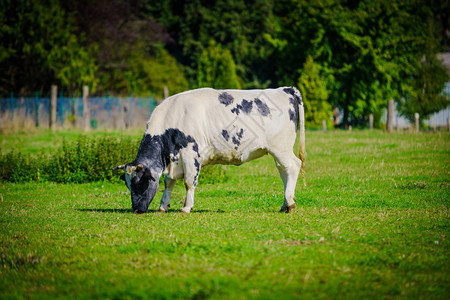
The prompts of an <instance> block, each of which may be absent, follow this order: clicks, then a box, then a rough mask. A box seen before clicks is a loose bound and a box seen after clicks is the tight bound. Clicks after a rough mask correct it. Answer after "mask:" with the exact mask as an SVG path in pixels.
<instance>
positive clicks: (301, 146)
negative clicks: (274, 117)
mask: <svg viewBox="0 0 450 300" xmlns="http://www.w3.org/2000/svg"><path fill="white" fill-rule="evenodd" d="M298 93H299V95H300V101H299V105H298V106H299V107H298V110H299V114H298V119H299V120H298V124H299V127H300V137H299V141H298V158H299V159H300V160H301V161H302V166H301V167H300V173H301V174H302V178H303V185H304V186H306V178H305V169H304V167H305V161H306V145H305V111H304V109H303V101H302V95H301V94H300V92H298Z"/></svg>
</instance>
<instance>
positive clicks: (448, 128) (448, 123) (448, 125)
mask: <svg viewBox="0 0 450 300" xmlns="http://www.w3.org/2000/svg"><path fill="white" fill-rule="evenodd" d="M447 130H448V131H450V117H447Z"/></svg>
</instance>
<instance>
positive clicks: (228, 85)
mask: <svg viewBox="0 0 450 300" xmlns="http://www.w3.org/2000/svg"><path fill="white" fill-rule="evenodd" d="M197 74H198V75H197V86H198V87H212V88H216V89H240V88H241V84H240V82H239V78H238V77H237V75H236V67H235V64H234V61H233V57H232V56H231V53H230V51H229V50H227V49H225V50H224V49H222V48H221V47H220V46H218V45H216V43H215V42H214V41H211V42H210V44H209V47H208V48H206V49H205V50H203V51H202V54H201V55H200V58H199V61H198V71H197Z"/></svg>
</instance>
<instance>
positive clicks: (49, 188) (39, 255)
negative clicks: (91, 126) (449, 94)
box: [0, 130, 450, 299]
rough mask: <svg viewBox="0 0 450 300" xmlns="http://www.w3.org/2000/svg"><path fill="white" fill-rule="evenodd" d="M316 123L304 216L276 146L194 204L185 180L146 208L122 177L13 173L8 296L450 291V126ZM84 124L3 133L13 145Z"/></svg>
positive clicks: (40, 147) (53, 143) (0, 243)
mask: <svg viewBox="0 0 450 300" xmlns="http://www.w3.org/2000/svg"><path fill="white" fill-rule="evenodd" d="M105 134H108V135H114V136H119V135H121V134H131V135H132V136H133V138H136V142H137V143H139V141H140V138H141V137H142V134H143V130H142V132H141V131H138V132H132V133H118V132H109V133H101V132H100V133H99V132H96V133H91V134H90V135H92V136H101V135H105ZM306 134H307V136H306V145H307V146H306V150H307V153H308V160H307V165H306V180H307V186H306V187H304V186H303V185H302V182H301V179H299V181H298V184H297V189H296V198H297V199H296V203H297V208H296V210H295V211H294V212H293V213H291V214H284V213H283V214H280V213H278V210H279V209H280V207H281V205H282V203H283V188H282V181H281V179H280V177H279V175H278V171H277V169H276V167H275V165H274V162H273V161H272V159H271V157H269V156H264V157H263V158H260V159H258V160H255V161H252V162H250V163H247V164H244V165H242V166H240V167H234V166H226V167H224V169H225V172H226V174H227V176H228V179H227V180H226V181H221V182H218V183H215V184H209V183H203V184H202V183H201V181H202V180H201V178H200V184H199V186H198V187H197V189H196V199H195V206H194V210H193V212H192V213H191V214H187V215H186V214H180V213H178V211H179V209H180V208H181V207H182V201H183V198H184V195H185V191H184V186H183V184H182V183H181V182H179V183H177V186H176V187H175V189H174V192H173V194H172V203H171V209H170V211H169V213H167V214H159V213H155V212H154V211H156V210H157V209H158V205H159V199H160V198H161V196H162V190H163V187H162V186H160V191H159V192H158V193H157V195H156V198H155V200H154V201H153V202H152V203H151V205H150V208H149V210H150V211H149V212H148V213H146V214H142V215H136V214H133V213H131V201H130V196H129V192H128V190H127V189H126V187H125V185H124V184H122V183H121V184H113V183H109V182H96V183H89V184H56V183H51V182H29V183H21V184H14V183H6V182H1V183H0V203H1V205H0V215H1V217H0V221H1V226H0V259H1V265H0V274H1V275H0V298H2V299H8V298H11V299H13V298H14V299H16V298H45V299H48V298H61V297H63V298H83V299H84V298H110V299H127V298H130V299H177V298H180V299H210V298H213V299H216V298H225V299H252V298H255V299H298V298H312V299H316V298H325V299H329V298H415V299H416V298H437V299H439V298H440V299H448V297H449V295H450V287H449V282H450V271H449V270H450V259H449V258H450V255H449V254H450V251H449V250H450V247H449V246H450V243H449V237H448V234H449V225H450V218H449V213H450V174H449V166H450V135H449V134H447V133H437V134H431V133H419V134H412V133H392V134H386V133H383V132H379V131H353V132H344V131H337V132H325V133H324V132H310V131H307V133H306ZM76 136H77V134H74V133H69V132H58V133H56V134H53V133H49V132H40V133H34V134H31V135H27V134H15V135H3V136H1V137H0V139H1V143H0V145H1V146H2V150H1V152H2V153H6V152H8V151H10V150H15V151H23V152H28V153H37V152H39V151H46V152H51V151H53V149H54V148H55V147H58V146H59V145H60V144H61V141H62V138H63V137H66V138H67V139H75V138H76ZM200 177H201V176H200Z"/></svg>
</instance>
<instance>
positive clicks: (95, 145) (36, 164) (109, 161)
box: [0, 136, 227, 183]
mask: <svg viewBox="0 0 450 300" xmlns="http://www.w3.org/2000/svg"><path fill="white" fill-rule="evenodd" d="M138 149H139V141H135V140H132V139H130V138H125V139H117V138H112V137H103V138H100V139H93V138H88V137H86V136H80V137H78V139H77V141H75V142H72V143H68V142H66V141H64V142H63V145H62V147H61V148H60V149H58V151H56V152H55V153H54V154H51V155H49V156H44V155H41V156H38V157H36V156H30V155H26V154H22V153H14V152H10V153H8V154H6V155H1V156H0V180H1V181H9V182H16V183H20V182H30V181H51V182H59V183H87V182H95V181H110V182H119V181H120V179H119V175H120V174H119V171H115V172H113V171H112V170H111V168H113V167H115V166H117V165H121V164H124V163H128V162H131V161H133V160H134V159H135V157H136V153H137V151H138ZM226 180H227V176H226V174H225V172H224V170H223V168H222V166H207V167H204V168H202V170H201V172H200V182H202V183H218V182H224V181H226ZM161 181H162V180H161Z"/></svg>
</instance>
